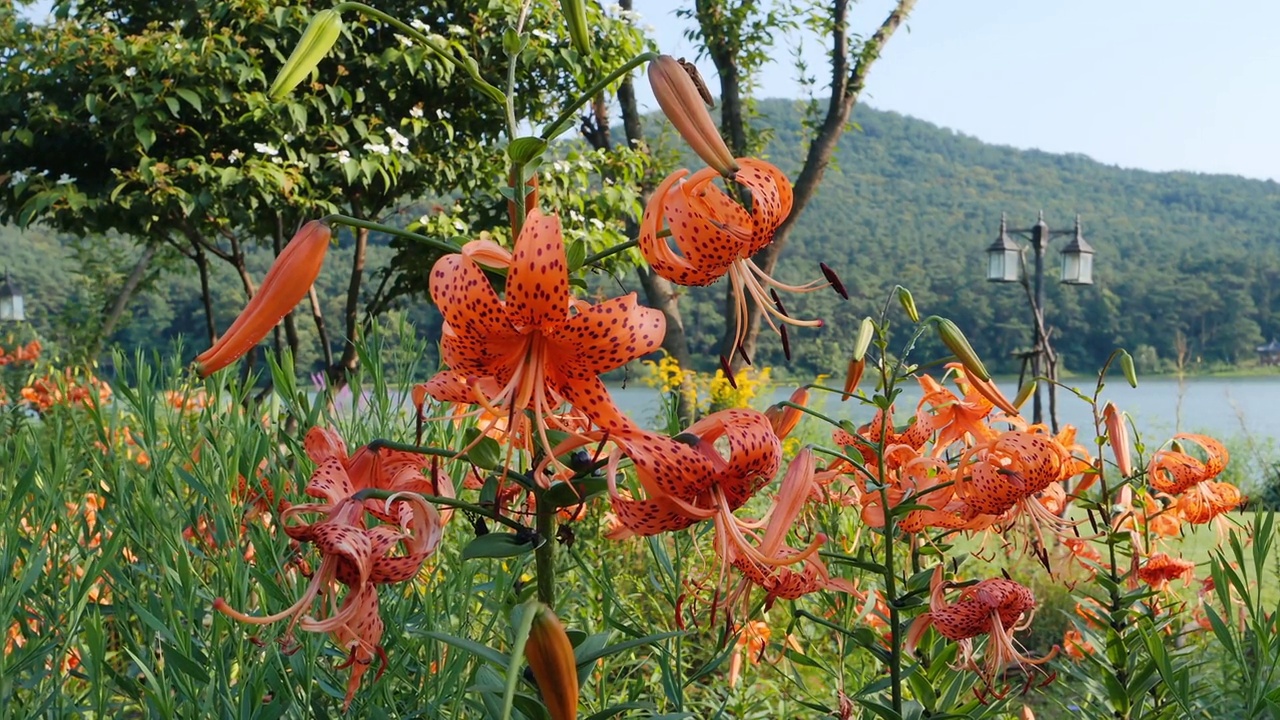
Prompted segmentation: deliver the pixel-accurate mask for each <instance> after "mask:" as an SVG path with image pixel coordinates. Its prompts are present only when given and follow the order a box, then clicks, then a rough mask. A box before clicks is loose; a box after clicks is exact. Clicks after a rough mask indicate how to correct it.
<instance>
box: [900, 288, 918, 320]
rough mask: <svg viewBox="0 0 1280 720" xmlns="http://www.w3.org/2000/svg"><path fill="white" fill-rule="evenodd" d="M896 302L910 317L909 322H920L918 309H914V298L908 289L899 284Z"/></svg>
mask: <svg viewBox="0 0 1280 720" xmlns="http://www.w3.org/2000/svg"><path fill="white" fill-rule="evenodd" d="M898 304H900V305H902V309H903V310H906V311H907V317H909V318H911V322H920V311H919V310H916V299H915V298H914V297H912V296H911V291H910V290H908V289H906V288H904V287H902V286H901V285H899V286H898Z"/></svg>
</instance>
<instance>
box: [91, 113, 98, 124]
mask: <svg viewBox="0 0 1280 720" xmlns="http://www.w3.org/2000/svg"><path fill="white" fill-rule="evenodd" d="M89 124H90V125H97V124H98V116H97V115H90V116H89Z"/></svg>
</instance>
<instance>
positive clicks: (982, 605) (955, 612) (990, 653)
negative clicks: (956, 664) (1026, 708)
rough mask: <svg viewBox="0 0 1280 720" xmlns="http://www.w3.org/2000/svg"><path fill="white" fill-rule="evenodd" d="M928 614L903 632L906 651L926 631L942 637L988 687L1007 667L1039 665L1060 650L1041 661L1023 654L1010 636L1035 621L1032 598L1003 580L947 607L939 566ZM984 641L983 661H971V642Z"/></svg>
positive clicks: (965, 593) (971, 590) (963, 594)
mask: <svg viewBox="0 0 1280 720" xmlns="http://www.w3.org/2000/svg"><path fill="white" fill-rule="evenodd" d="M931 587H932V592H931V593H930V596H929V611H928V612H926V613H925V614H923V615H921V616H919V617H917V618H916V619H915V620H914V621H913V622H912V623H911V627H910V629H909V630H908V631H907V639H906V650H907V652H913V651H914V650H915V648H916V646H917V645H918V644H919V643H920V639H921V638H922V637H923V636H924V632H925V630H928V629H929V628H930V627H932V628H934V629H935V630H937V631H938V632H939V633H940V634H941V635H942V636H943V637H945V638H947V639H948V640H953V641H955V642H957V643H959V644H960V653H961V658H962V662H961V667H964V668H967V669H971V670H976V671H977V672H978V674H979V675H980V676H981V677H982V679H983V681H984V682H986V684H987V685H988V686H991V685H992V683H993V681H994V680H995V679H996V678H997V677H998V676H999V675H1000V674H1001V673H1003V672H1004V669H1005V667H1007V666H1008V665H1010V664H1017V665H1019V666H1026V665H1042V664H1044V663H1046V662H1048V661H1049V660H1051V659H1052V658H1053V657H1054V656H1055V655H1057V654H1058V647H1057V646H1054V648H1053V650H1052V651H1051V652H1050V653H1049V654H1048V655H1046V656H1045V657H1042V658H1038V659H1032V658H1029V657H1027V656H1026V655H1024V654H1023V653H1022V652H1021V651H1020V650H1019V648H1018V645H1017V644H1016V642H1015V640H1014V638H1013V633H1015V632H1017V631H1018V630H1025V629H1026V628H1028V627H1030V626H1031V621H1032V619H1033V618H1034V617H1035V609H1036V600H1035V596H1033V595H1032V594H1031V591H1030V590H1029V589H1027V588H1026V587H1024V586H1022V585H1020V584H1018V583H1016V582H1014V581H1012V580H1006V579H1004V578H992V579H989V580H983V581H982V582H980V583H978V584H977V585H971V586H969V587H966V588H964V589H962V590H961V591H960V597H959V599H958V600H956V601H955V602H953V603H947V602H946V592H947V591H948V590H949V589H951V587H952V583H950V582H944V581H943V576H942V566H941V565H939V566H937V568H935V569H934V573H933V581H932V584H931ZM979 635H986V636H988V640H987V647H986V653H985V657H984V662H983V665H982V666H981V667H979V666H978V665H977V663H976V662H974V657H973V638H976V637H978V636H979Z"/></svg>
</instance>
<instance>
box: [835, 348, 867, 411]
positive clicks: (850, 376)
mask: <svg viewBox="0 0 1280 720" xmlns="http://www.w3.org/2000/svg"><path fill="white" fill-rule="evenodd" d="M866 369H867V358H866V357H862V358H858V359H854V360H850V361H849V371H848V372H847V373H846V374H845V376H844V392H843V393H841V394H840V401H841V402H843V401H845V400H848V399H849V397H850V396H851V395H853V393H854V391H855V390H857V389H858V383H860V382H862V372H863V371H864V370H866Z"/></svg>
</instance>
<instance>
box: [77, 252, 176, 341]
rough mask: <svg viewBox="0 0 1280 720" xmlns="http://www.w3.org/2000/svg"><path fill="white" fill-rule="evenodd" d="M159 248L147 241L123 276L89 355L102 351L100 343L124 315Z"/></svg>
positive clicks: (107, 336)
mask: <svg viewBox="0 0 1280 720" xmlns="http://www.w3.org/2000/svg"><path fill="white" fill-rule="evenodd" d="M159 249H160V246H159V245H156V244H153V243H148V244H147V246H146V247H144V248H143V249H142V256H141V257H139V258H138V262H136V263H134V265H133V271H132V272H130V273H129V277H127V278H125V281H124V285H123V286H122V287H121V288H120V292H119V293H117V294H116V299H115V300H114V301H113V302H112V304H111V309H110V310H108V311H107V314H106V317H105V318H103V320H102V327H101V328H100V329H99V330H98V337H97V338H96V339H95V340H94V342H93V346H92V347H91V348H90V349H89V357H90V358H96V357H97V356H98V354H99V353H101V352H102V345H103V343H105V342H106V341H107V338H109V337H111V333H113V332H115V329H116V325H117V324H119V322H120V318H121V317H123V316H124V310H125V308H126V307H128V306H129V301H130V300H132V299H133V294H134V292H136V291H137V289H138V285H140V284H141V283H142V278H143V276H144V275H146V274H147V266H149V265H150V264H151V260H152V259H153V258H154V257H155V256H156V251H158V250H159Z"/></svg>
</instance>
